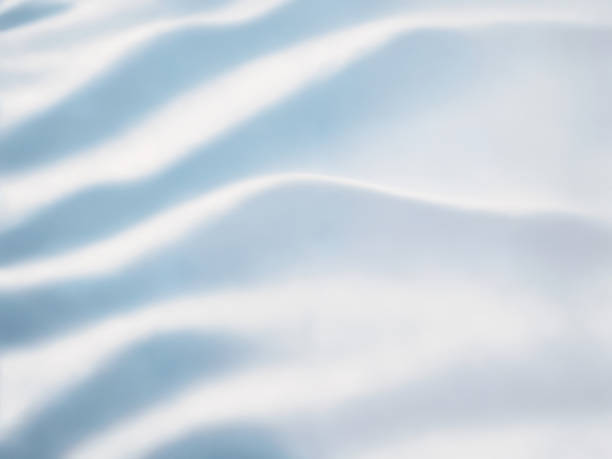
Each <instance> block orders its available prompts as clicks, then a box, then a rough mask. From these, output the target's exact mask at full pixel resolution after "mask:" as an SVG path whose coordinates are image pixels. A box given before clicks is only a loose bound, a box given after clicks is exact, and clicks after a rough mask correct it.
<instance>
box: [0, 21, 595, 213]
mask: <svg viewBox="0 0 612 459" xmlns="http://www.w3.org/2000/svg"><path fill="white" fill-rule="evenodd" d="M529 22H553V23H568V24H580V25H593V24H596V23H597V22H596V21H594V20H589V19H580V18H576V17H572V16H570V15H568V14H553V13H531V14H528V13H525V12H520V13H518V12H515V13H499V12H498V13H488V14H482V13H481V14H475V13H471V14H465V13H462V14H450V13H447V14H430V15H425V14H423V15H420V16H418V15H415V16H399V17H395V18H392V19H384V20H378V21H373V22H370V23H367V24H365V25H360V26H357V27H351V28H348V29H345V30H341V31H339V32H335V33H332V34H330V35H327V36H324V37H318V38H315V39H312V40H310V41H307V42H306V43H303V44H300V45H297V46H294V47H291V48H288V49H286V50H283V51H281V52H278V53H274V54H271V55H268V56H264V57H262V58H258V59H256V60H254V61H251V62H249V63H247V64H244V65H243V66H242V67H240V68H238V69H236V70H234V71H232V72H230V73H228V74H226V75H223V76H221V77H219V78H218V79H216V80H214V81H213V82H211V83H206V84H204V85H203V86H202V87H200V88H197V89H195V90H193V91H190V92H188V93H187V94H184V95H183V96H181V97H179V98H177V99H176V100H174V101H173V102H172V103H170V104H169V105H168V106H166V107H165V108H163V109H161V110H160V111H158V112H157V113H156V114H154V115H153V116H151V117H150V118H149V119H147V120H145V121H144V122H142V123H141V124H139V125H138V126H137V127H135V128H133V129H132V130H131V131H129V132H128V133H127V134H125V135H124V136H122V137H120V138H118V139H115V140H113V141H111V142H109V143H107V144H105V145H102V146H101V147H99V148H96V149H94V150H93V151H89V152H88V153H83V154H80V155H79V156H78V157H76V158H70V159H67V160H64V161H62V162H59V163H57V164H54V165H52V166H49V167H44V168H41V169H38V170H35V171H33V172H28V173H24V174H16V175H12V176H6V177H4V178H3V179H2V182H3V183H2V186H1V187H0V195H1V196H2V205H3V208H4V209H3V210H4V213H5V218H6V219H7V220H8V221H11V220H12V221H13V222H15V221H18V220H19V219H20V218H23V217H25V216H27V215H28V214H31V213H32V212H35V211H36V210H37V209H39V208H40V207H42V206H44V205H48V204H50V203H52V202H53V201H56V200H58V199H61V198H62V197H64V196H66V195H68V194H71V193H74V192H76V191H78V190H80V189H82V188H86V187H90V186H93V185H96V184H101V183H106V182H117V181H130V180H137V179H141V178H144V177H146V176H149V175H152V174H155V173H156V172H159V171H160V170H162V169H164V168H166V167H168V166H170V165H171V164H172V163H174V162H176V161H178V160H180V159H181V158H183V157H184V156H185V155H187V154H188V153H189V152H190V150H191V149H192V148H194V147H196V146H201V145H204V144H206V143H207V142H210V141H211V140H213V139H215V138H216V137H218V136H219V135H220V134H222V133H224V132H226V131H228V130H229V129H231V128H233V127H235V126H236V125H238V124H239V123H241V122H243V121H245V120H247V119H249V118H250V117H252V116H254V115H256V114H258V113H259V112H261V111H262V110H264V109H266V108H268V107H270V106H271V105H273V104H275V103H278V102H280V101H282V100H283V99H285V98H287V97H288V96H290V95H291V94H293V93H295V92H296V91H298V90H300V89H301V88H303V87H305V86H306V85H308V84H312V83H313V82H314V81H316V80H318V79H322V78H325V77H327V76H329V75H330V74H331V73H334V72H337V71H339V70H340V69H341V68H343V67H344V66H346V65H347V64H349V63H350V62H352V61H354V60H355V59H357V58H359V57H361V56H363V55H364V54H366V53H368V52H372V51H373V50H375V49H377V48H379V47H380V46H382V45H383V44H384V43H386V42H388V41H389V40H391V39H392V38H394V37H396V36H398V35H399V34H400V33H403V32H406V31H409V30H418V29H448V28H460V29H471V28H474V27H483V26H493V25H496V24H511V23H518V24H524V23H529Z"/></svg>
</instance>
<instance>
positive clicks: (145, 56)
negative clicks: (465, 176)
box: [0, 0, 409, 171]
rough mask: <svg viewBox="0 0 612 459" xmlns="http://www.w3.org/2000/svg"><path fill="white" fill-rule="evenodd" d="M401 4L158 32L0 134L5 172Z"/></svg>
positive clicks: (300, 7)
mask: <svg viewBox="0 0 612 459" xmlns="http://www.w3.org/2000/svg"><path fill="white" fill-rule="evenodd" d="M401 5H409V2H408V1H407V0H392V1H387V2H385V4H384V5H381V4H378V2H371V1H369V0H368V1H366V0H337V1H335V2H334V4H333V5H332V4H330V2H328V1H326V0H300V1H294V2H291V3H289V4H288V5H286V6H284V7H282V8H280V9H279V10H276V11H273V12H271V13H269V14H268V15H267V16H265V17H263V18H260V19H257V20H255V21H253V22H250V23H246V24H236V25H228V26H223V27H211V26H207V27H198V26H190V27H186V28H184V29H181V30H177V31H174V32H170V33H167V34H164V35H162V36H159V37H156V38H154V39H153V40H151V41H150V42H149V43H146V44H145V45H144V46H143V47H142V48H139V49H136V50H134V51H132V52H130V53H129V55H127V56H125V57H124V58H123V59H121V61H120V62H118V63H116V64H113V66H112V67H111V68H109V69H107V70H106V71H105V72H103V73H101V74H99V75H97V76H95V77H94V79H93V80H92V81H90V82H87V83H86V84H85V85H84V86H82V87H78V88H75V90H74V92H73V93H72V94H70V95H69V96H67V97H66V98H65V99H63V100H62V101H60V102H59V103H57V104H56V105H54V106H52V107H51V108H49V109H48V110H46V111H44V112H43V113H40V114H38V115H35V116H34V118H32V119H28V120H26V121H24V122H23V123H21V124H20V125H19V126H17V127H15V128H13V129H12V130H11V131H10V132H8V133H7V134H6V135H4V136H2V137H0V151H2V155H0V171H18V170H26V169H30V168H32V167H38V166H43V165H44V164H45V163H48V162H50V161H54V160H57V159H60V158H62V157H65V156H68V155H72V154H75V153H77V152H79V151H80V150H81V149H83V148H86V147H88V146H91V145H94V144H96V143H99V142H101V141H103V140H105V139H108V138H110V137H112V136H115V135H118V134H119V133H120V132H122V131H124V130H126V129H127V128H129V127H130V126H132V125H133V124H134V123H135V122H137V121H138V120H140V119H142V118H143V117H144V116H146V114H148V113H150V112H151V111H153V110H155V109H156V108H157V107H159V106H160V105H162V104H164V103H166V102H168V101H169V100H170V99H171V98H173V97H174V96H176V95H177V94H179V93H182V92H184V91H186V90H188V89H190V88H192V87H194V86H195V85H197V84H201V83H203V82H205V81H206V80H208V79H211V78H213V77H215V76H217V75H219V74H220V73H222V72H226V71H228V70H230V69H232V68H233V67H236V66H237V65H239V64H243V63H246V62H247V61H249V60H251V59H253V58H255V57H257V56H260V55H264V54H267V53H270V52H274V51H277V50H280V49H282V48H285V47H287V46H290V45H292V44H294V43H297V42H299V41H301V40H305V39H307V38H308V37H312V36H316V35H318V34H322V33H325V32H327V31H332V30H335V29H337V28H340V27H342V26H347V25H350V24H352V23H355V22H359V21H365V20H368V19H373V18H375V17H377V16H380V15H383V14H385V13H388V12H391V11H394V10H397V9H398V8H399V7H400V6H401ZM322 12H324V14H321V13H322ZM33 133H34V134H35V135H33Z"/></svg>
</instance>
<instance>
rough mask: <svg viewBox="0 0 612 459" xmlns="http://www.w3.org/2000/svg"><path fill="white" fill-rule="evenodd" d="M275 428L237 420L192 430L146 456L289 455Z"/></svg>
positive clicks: (273, 458) (239, 458)
mask: <svg viewBox="0 0 612 459" xmlns="http://www.w3.org/2000/svg"><path fill="white" fill-rule="evenodd" d="M293 457H295V456H294V455H292V454H290V453H289V448H288V447H287V446H286V445H285V444H284V442H283V441H282V440H281V439H280V437H279V436H278V435H277V434H276V432H275V431H274V430H272V429H270V428H267V427H265V426H261V425H252V424H237V425H230V426H220V427H212V428H210V429H209V430H201V431H196V432H192V433H190V434H188V435H186V436H184V437H183V438H181V439H179V440H176V441H174V442H172V443H170V444H168V445H165V446H163V447H161V448H159V449H158V450H157V451H155V452H154V453H152V454H150V455H148V456H147V459H168V458H172V459H193V458H201V459H230V458H232V459H234V458H235V459H290V458H293Z"/></svg>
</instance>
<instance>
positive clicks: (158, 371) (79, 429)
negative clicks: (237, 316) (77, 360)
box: [4, 331, 259, 459]
mask: <svg viewBox="0 0 612 459" xmlns="http://www.w3.org/2000/svg"><path fill="white" fill-rule="evenodd" d="M109 339H112V338H109ZM258 351H259V350H258V349H257V348H256V347H255V346H253V345H252V343H248V342H246V341H245V340H242V339H240V338H237V337H233V336H225V335H221V334H219V335H215V334H204V333H196V332H190V331H183V332H176V333H168V334H164V335H159V336H156V337H154V338H151V339H149V340H148V341H145V342H143V343H140V344H136V345H134V346H132V347H131V348H129V349H127V350H125V351H124V352H122V353H121V354H120V355H119V356H118V357H116V358H114V359H113V360H112V361H111V362H109V363H107V364H105V365H104V367H103V368H102V369H101V370H100V371H98V372H97V373H96V374H94V375H92V376H91V377H89V378H88V379H87V380H86V381H84V382H83V383H81V384H79V385H78V386H77V387H76V388H74V389H72V390H69V391H68V392H67V393H65V394H64V395H62V396H61V397H60V398H58V399H57V400H55V401H53V402H52V403H51V404H50V405H49V406H47V407H46V408H44V409H43V411H42V412H40V413H39V414H38V415H36V416H35V417H34V418H33V419H32V420H31V421H30V422H29V423H27V424H26V425H25V426H24V427H23V428H21V429H20V430H19V431H18V432H17V433H16V434H15V435H13V436H12V437H11V438H10V439H9V442H10V443H9V444H5V445H4V449H5V450H10V451H11V456H10V457H12V458H14V459H17V458H23V459H25V458H32V459H34V458H36V459H43V458H55V457H62V454H63V453H64V452H65V451H66V450H67V449H68V448H69V447H70V446H71V445H74V444H76V443H78V442H79V441H80V440H82V439H84V438H86V437H87V436H89V435H92V434H94V433H96V432H97V431H99V430H101V429H103V428H104V427H107V426H109V425H111V424H113V423H114V422H118V421H120V420H121V419H123V418H125V417H129V416H131V415H135V414H136V413H138V412H139V411H142V410H143V409H145V408H147V407H149V406H150V405H152V404H155V403H157V402H159V401H161V400H163V399H165V398H168V397H171V396H172V395H175V394H177V393H179V392H181V390H184V389H185V388H186V387H187V386H189V385H190V384H192V383H194V382H196V381H202V379H204V378H206V379H209V378H211V379H212V378H214V377H217V376H219V375H222V374H224V373H227V372H228V371H232V370H233V369H235V368H237V367H239V366H243V365H245V364H247V363H248V362H249V360H252V359H253V358H254V357H255V354H256V353H257V352H258ZM41 370H43V369H41ZM46 370H47V371H53V368H48V369H46ZM43 371H44V370H43Z"/></svg>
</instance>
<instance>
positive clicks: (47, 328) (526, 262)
mask: <svg viewBox="0 0 612 459" xmlns="http://www.w3.org/2000/svg"><path fill="white" fill-rule="evenodd" d="M551 233H554V234H551ZM610 255H611V240H610V232H609V230H608V229H607V228H601V227H598V226H596V225H592V224H589V223H585V222H582V221H579V220H576V219H573V218H570V217H564V216H559V215H548V216H545V215H543V216H537V217H533V218H511V217H505V216H501V215H495V214H487V213H481V212H469V211H460V210H457V209H450V208H445V207H441V206H435V205H430V204H426V203H422V202H416V201H410V200H405V199H400V198H394V197H390V196H388V195H383V194H379V193H374V192H371V191H366V190H357V189H352V188H347V187H342V186H337V185H324V184H316V183H302V184H292V185H286V186H283V187H278V188H276V189H271V190H268V191H267V192H262V193H260V194H258V195H255V196H252V197H251V198H250V199H247V200H245V201H244V202H242V203H241V204H240V205H238V206H237V207H235V208H234V209H232V211H231V212H230V213H228V214H226V215H224V216H223V217H222V218H220V219H218V220H213V221H211V222H209V223H207V224H202V225H200V226H199V227H198V228H196V229H194V230H193V231H192V232H191V233H189V234H186V235H185V236H184V237H183V238H182V239H180V240H178V241H176V242H175V243H173V244H170V245H168V246H166V247H161V248H159V249H158V250H152V251H151V252H150V253H148V254H147V255H146V256H144V257H142V258H140V259H136V260H134V262H133V263H132V264H130V265H128V266H126V267H123V268H121V269H117V270H115V271H113V272H112V273H110V274H108V275H100V276H94V277H91V278H87V277H84V278H81V279H76V280H65V281H60V282H55V283H51V284H49V285H42V286H39V287H36V288H29V289H25V290H16V291H5V292H4V293H3V294H2V295H1V296H0V343H1V344H3V345H12V344H16V343H20V342H27V341H30V340H32V339H36V338H39V337H43V336H47V335H49V334H55V333H61V332H62V331H65V330H69V329H70V328H72V327H75V326H78V325H79V324H82V323H85V322H89V321H93V320H97V319H99V318H101V317H104V316H107V315H109V314H114V313H116V312H119V311H126V310H131V309H135V308H139V307H142V306H143V305H146V304H150V303H152V302H155V301H158V300H161V299H167V298H171V297H174V296H178V295H185V294H188V293H195V292H208V293H211V292H214V291H218V290H221V289H224V288H229V287H234V286H240V287H241V288H247V287H248V286H252V285H253V284H256V283H258V282H262V281H266V282H270V281H274V280H275V279H280V278H281V277H287V276H292V275H298V276H301V275H317V276H325V275H338V273H345V274H350V273H353V274H355V273H359V274H363V275H366V276H367V275H376V276H385V277H387V278H389V279H392V278H395V279H397V280H398V281H409V280H410V279H412V278H413V277H417V278H418V277H419V276H423V275H427V273H429V274H431V275H433V276H435V277H437V278H440V276H442V277H443V278H453V279H462V278H467V279H472V280H473V279H478V280H479V282H482V283H483V284H484V285H488V286H490V287H491V288H493V287H495V286H497V287H499V288H502V289H512V290H514V289H517V288H525V289H527V290H529V291H534V292H537V293H538V294H541V295H544V296H545V297H548V298H549V299H551V300H554V301H557V300H559V304H560V305H564V307H572V306H571V304H572V303H571V298H572V295H573V294H574V293H572V292H576V291H579V289H580V288H581V287H582V286H583V284H584V283H588V282H589V281H591V280H592V279H593V278H594V277H596V276H598V275H601V272H602V269H604V268H606V266H607V267H609V263H610V259H611V258H610ZM526 268H527V269H526ZM585 285H587V284H585ZM564 298H565V299H564ZM561 300H563V301H565V302H562V301H561Z"/></svg>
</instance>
